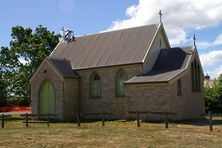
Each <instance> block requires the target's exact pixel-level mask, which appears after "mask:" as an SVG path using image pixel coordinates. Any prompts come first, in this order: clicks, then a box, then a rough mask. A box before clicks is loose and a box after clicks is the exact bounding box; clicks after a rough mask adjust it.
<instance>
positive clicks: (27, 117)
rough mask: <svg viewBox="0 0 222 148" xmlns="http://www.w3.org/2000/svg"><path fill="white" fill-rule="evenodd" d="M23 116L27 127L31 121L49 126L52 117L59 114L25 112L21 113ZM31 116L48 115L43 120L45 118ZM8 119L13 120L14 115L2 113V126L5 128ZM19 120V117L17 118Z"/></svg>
mask: <svg viewBox="0 0 222 148" xmlns="http://www.w3.org/2000/svg"><path fill="white" fill-rule="evenodd" d="M20 115H21V116H22V117H24V118H21V120H24V121H23V123H25V126H26V127H29V123H46V124H47V126H48V127H49V123H50V119H52V118H54V119H55V117H56V116H57V114H28V113H25V114H20ZM29 117H37V118H40V117H43V118H44V117H46V121H43V120H41V121H40V120H30V118H29ZM6 120H13V118H12V116H11V115H5V114H2V115H1V127H2V128H4V127H5V121H6ZM15 120H17V119H15Z"/></svg>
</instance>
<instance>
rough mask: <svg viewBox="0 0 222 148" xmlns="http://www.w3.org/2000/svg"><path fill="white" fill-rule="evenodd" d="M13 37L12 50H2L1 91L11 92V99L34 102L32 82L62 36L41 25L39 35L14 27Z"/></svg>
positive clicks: (8, 48)
mask: <svg viewBox="0 0 222 148" xmlns="http://www.w3.org/2000/svg"><path fill="white" fill-rule="evenodd" d="M11 37H12V41H11V42H10V45H9V47H1V50H0V66H1V69H0V73H1V74H3V73H4V81H0V89H1V90H6V91H7V97H15V98H30V86H29V78H30V77H31V75H32V74H33V73H34V71H35V70H36V69H37V67H38V66H39V64H40V63H41V62H42V60H43V59H44V58H45V57H47V56H48V55H49V54H50V53H51V52H52V50H53V49H54V48H55V46H56V45H57V44H58V42H59V37H60V36H59V35H58V34H55V33H54V32H50V31H48V30H47V28H46V27H43V26H41V25H39V26H38V27H36V29H35V31H33V30H32V29H31V28H24V27H22V26H16V27H13V28H12V34H11ZM6 84H7V85H6ZM1 86H4V88H2V87H1ZM4 92H5V91H4Z"/></svg>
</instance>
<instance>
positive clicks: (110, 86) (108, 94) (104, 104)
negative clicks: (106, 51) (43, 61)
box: [77, 64, 142, 119]
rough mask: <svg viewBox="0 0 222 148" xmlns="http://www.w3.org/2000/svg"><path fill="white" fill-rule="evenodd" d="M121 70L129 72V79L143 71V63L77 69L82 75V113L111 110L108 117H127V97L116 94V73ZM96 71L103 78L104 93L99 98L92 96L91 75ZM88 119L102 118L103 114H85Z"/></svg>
mask: <svg viewBox="0 0 222 148" xmlns="http://www.w3.org/2000/svg"><path fill="white" fill-rule="evenodd" d="M119 70H121V71H124V72H126V73H127V75H128V79H130V78H132V77H134V76H135V75H137V74H141V73H142V64H137V65H128V66H115V67H107V68H98V69H88V70H77V73H78V74H79V75H80V77H81V94H80V96H81V99H80V111H81V113H100V112H102V111H105V112H110V113H112V115H106V118H107V119H126V112H127V111H126V99H127V98H126V97H117V96H116V74H117V72H118V71H119ZM94 72H96V73H98V74H99V76H100V78H101V83H102V84H101V85H102V95H101V97H99V98H93V97H91V96H90V77H91V74H93V73H94ZM83 117H84V118H87V119H101V115H94V116H93V115H83Z"/></svg>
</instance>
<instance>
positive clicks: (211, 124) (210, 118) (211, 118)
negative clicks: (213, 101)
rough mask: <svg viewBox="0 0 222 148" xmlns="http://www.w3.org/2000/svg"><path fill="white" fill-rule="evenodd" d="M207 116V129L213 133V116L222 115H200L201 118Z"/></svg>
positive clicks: (209, 113)
mask: <svg viewBox="0 0 222 148" xmlns="http://www.w3.org/2000/svg"><path fill="white" fill-rule="evenodd" d="M207 115H208V116H209V117H208V122H209V129H210V131H213V116H221V117H222V114H216V113H214V114H213V113H212V112H211V111H209V112H208V114H201V116H207Z"/></svg>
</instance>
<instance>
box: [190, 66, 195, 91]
mask: <svg viewBox="0 0 222 148" xmlns="http://www.w3.org/2000/svg"><path fill="white" fill-rule="evenodd" d="M194 71H195V70H194V64H193V63H192V64H191V78H192V80H191V81H192V91H195V74H194Z"/></svg>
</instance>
